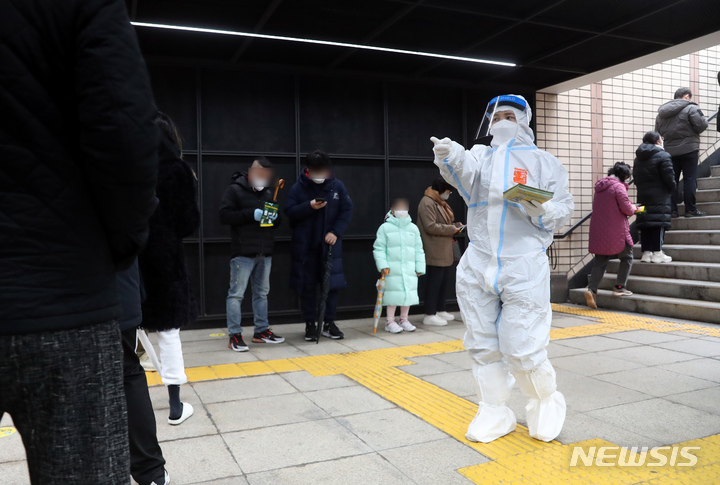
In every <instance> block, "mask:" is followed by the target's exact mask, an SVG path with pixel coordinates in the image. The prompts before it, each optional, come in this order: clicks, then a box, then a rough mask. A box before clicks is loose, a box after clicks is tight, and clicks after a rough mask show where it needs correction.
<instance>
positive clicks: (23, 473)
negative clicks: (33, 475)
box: [0, 461, 30, 485]
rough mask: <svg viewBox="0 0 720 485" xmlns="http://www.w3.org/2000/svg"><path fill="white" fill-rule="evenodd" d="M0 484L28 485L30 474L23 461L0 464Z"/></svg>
mask: <svg viewBox="0 0 720 485" xmlns="http://www.w3.org/2000/svg"><path fill="white" fill-rule="evenodd" d="M0 482H2V483H3V484H7V485H30V473H29V472H28V468H27V463H25V462H24V461H11V462H8V463H0Z"/></svg>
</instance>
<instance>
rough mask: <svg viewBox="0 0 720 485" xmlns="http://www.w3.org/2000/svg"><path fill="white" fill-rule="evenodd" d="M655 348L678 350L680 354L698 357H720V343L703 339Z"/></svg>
mask: <svg viewBox="0 0 720 485" xmlns="http://www.w3.org/2000/svg"><path fill="white" fill-rule="evenodd" d="M654 346H655V347H660V348H663V349H669V350H677V351H678V352H686V353H688V354H692V355H695V356H698V357H716V356H718V355H720V342H713V341H710V340H706V339H701V338H694V339H683V340H677V341H674V342H663V343H658V344H654Z"/></svg>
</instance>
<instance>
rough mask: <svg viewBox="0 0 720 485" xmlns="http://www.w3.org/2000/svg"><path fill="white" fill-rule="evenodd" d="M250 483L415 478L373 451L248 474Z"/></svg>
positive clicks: (351, 484)
mask: <svg viewBox="0 0 720 485" xmlns="http://www.w3.org/2000/svg"><path fill="white" fill-rule="evenodd" d="M248 480H249V482H250V485H281V484H292V485H317V484H320V483H321V484H323V485H380V484H382V485H410V484H413V483H415V482H413V481H412V480H410V479H409V478H408V477H407V476H405V475H403V474H402V473H401V472H400V471H399V470H398V469H397V468H395V467H393V466H392V465H391V464H390V463H388V462H387V461H386V460H384V459H383V458H382V457H380V456H378V455H377V454H375V453H372V454H366V455H360V456H354V457H350V458H340V459H337V460H332V461H323V462H320V463H312V464H309V465H301V466H295V467H291V468H283V469H281V470H273V471H268V472H264V473H254V474H252V475H249V476H248Z"/></svg>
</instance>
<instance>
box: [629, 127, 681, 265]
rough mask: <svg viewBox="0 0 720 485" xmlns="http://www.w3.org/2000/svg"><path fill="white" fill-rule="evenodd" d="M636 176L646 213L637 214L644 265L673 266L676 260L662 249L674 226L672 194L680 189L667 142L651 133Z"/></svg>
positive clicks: (643, 146) (639, 152) (641, 149)
mask: <svg viewBox="0 0 720 485" xmlns="http://www.w3.org/2000/svg"><path fill="white" fill-rule="evenodd" d="M635 155H636V158H635V166H634V167H633V177H634V179H635V185H636V186H637V194H638V203H639V204H640V205H642V206H644V207H645V212H641V213H639V214H638V215H637V220H636V225H637V227H638V229H639V230H640V242H641V244H642V251H643V255H642V259H641V260H640V261H641V262H643V263H669V262H670V261H672V258H671V257H670V256H668V255H666V254H665V253H664V252H663V250H662V245H663V237H664V234H665V230H666V229H670V228H671V227H672V218H671V214H672V194H673V191H674V190H675V188H676V187H677V185H676V182H675V172H674V171H673V163H672V157H671V156H670V154H669V153H667V152H666V151H665V150H664V148H663V139H662V137H661V136H660V134H659V133H658V132H656V131H649V132H647V133H646V134H645V136H644V137H643V142H642V144H641V145H640V146H639V147H638V149H637V150H636V151H635Z"/></svg>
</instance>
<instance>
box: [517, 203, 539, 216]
mask: <svg viewBox="0 0 720 485" xmlns="http://www.w3.org/2000/svg"><path fill="white" fill-rule="evenodd" d="M518 203H519V204H520V205H521V206H522V208H523V209H525V212H527V214H528V215H529V216H530V217H541V216H544V215H545V212H546V210H545V207H543V205H542V204H541V203H540V202H538V201H537V200H530V201H528V200H521V201H520V202H518Z"/></svg>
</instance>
